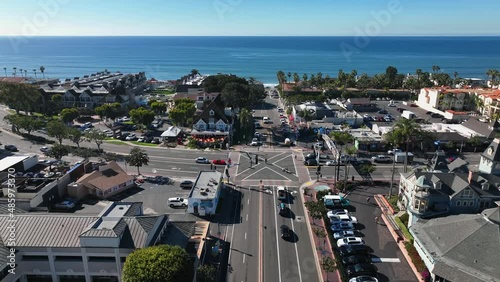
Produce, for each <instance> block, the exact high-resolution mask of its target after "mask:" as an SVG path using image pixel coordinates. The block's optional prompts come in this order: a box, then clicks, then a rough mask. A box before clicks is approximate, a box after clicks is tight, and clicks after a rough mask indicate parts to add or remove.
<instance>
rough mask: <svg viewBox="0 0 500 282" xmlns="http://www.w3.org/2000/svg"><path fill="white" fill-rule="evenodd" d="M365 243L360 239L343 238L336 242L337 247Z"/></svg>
mask: <svg viewBox="0 0 500 282" xmlns="http://www.w3.org/2000/svg"><path fill="white" fill-rule="evenodd" d="M364 244H365V241H364V240H363V238H361V237H345V238H342V239H338V240H337V247H339V248H340V247H342V246H345V245H364Z"/></svg>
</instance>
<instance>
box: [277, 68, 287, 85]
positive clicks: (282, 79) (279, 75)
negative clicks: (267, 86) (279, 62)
mask: <svg viewBox="0 0 500 282" xmlns="http://www.w3.org/2000/svg"><path fill="white" fill-rule="evenodd" d="M276 78H277V79H278V83H279V84H283V82H285V80H286V75H285V73H284V72H283V71H281V70H280V71H278V72H277V73H276Z"/></svg>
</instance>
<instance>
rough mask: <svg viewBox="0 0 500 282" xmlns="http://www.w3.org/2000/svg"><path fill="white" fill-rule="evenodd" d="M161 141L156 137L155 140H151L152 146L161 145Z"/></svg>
mask: <svg viewBox="0 0 500 282" xmlns="http://www.w3.org/2000/svg"><path fill="white" fill-rule="evenodd" d="M160 143H161V141H160V138H158V137H154V138H153V140H151V144H160Z"/></svg>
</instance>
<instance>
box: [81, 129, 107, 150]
mask: <svg viewBox="0 0 500 282" xmlns="http://www.w3.org/2000/svg"><path fill="white" fill-rule="evenodd" d="M85 137H86V138H87V139H88V140H89V141H90V142H94V143H95V144H96V145H97V150H98V151H99V152H100V151H101V145H102V143H103V142H104V139H106V134H105V133H104V132H102V131H100V130H97V129H92V130H90V131H89V132H87V133H85Z"/></svg>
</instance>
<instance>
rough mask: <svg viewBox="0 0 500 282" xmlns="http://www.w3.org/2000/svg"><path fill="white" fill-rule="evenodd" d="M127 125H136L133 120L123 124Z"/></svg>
mask: <svg viewBox="0 0 500 282" xmlns="http://www.w3.org/2000/svg"><path fill="white" fill-rule="evenodd" d="M122 123H123V124H125V125H134V124H135V123H134V122H133V121H131V120H129V121H124V122H122Z"/></svg>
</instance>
